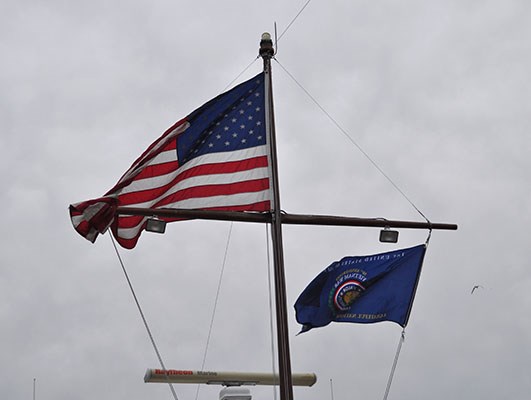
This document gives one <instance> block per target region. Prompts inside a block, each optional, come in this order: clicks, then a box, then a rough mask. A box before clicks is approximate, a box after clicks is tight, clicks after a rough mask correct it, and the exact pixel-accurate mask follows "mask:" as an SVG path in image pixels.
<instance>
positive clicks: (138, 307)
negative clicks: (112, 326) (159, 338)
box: [109, 231, 178, 400]
mask: <svg viewBox="0 0 531 400" xmlns="http://www.w3.org/2000/svg"><path fill="white" fill-rule="evenodd" d="M109 236H110V238H111V242H112V245H113V247H114V251H115V252H116V256H117V257H118V261H119V262H120V265H121V267H122V272H123V273H124V276H125V279H126V281H127V284H128V286H129V289H130V291H131V294H132V295H133V299H134V301H135V304H136V308H137V309H138V312H139V313H140V317H141V318H142V322H143V323H144V327H145V328H146V331H147V334H148V336H149V340H150V341H151V344H152V346H153V349H154V350H155V354H156V355H157V358H158V360H159V364H160V367H161V368H162V370H163V371H165V372H166V371H167V369H166V366H165V365H164V361H163V360H162V356H161V355H160V352H159V349H158V347H157V344H156V343H155V339H154V337H153V334H152V333H151V329H150V328H149V324H148V322H147V320H146V317H145V315H144V312H143V311H142V307H141V306H140V302H139V301H138V297H137V295H136V293H135V290H134V288H133V284H132V283H131V279H129V274H128V273H127V270H126V269H125V264H124V262H123V260H122V257H121V256H120V252H119V251H118V247H117V246H116V242H115V241H114V238H113V237H112V234H111V233H110V231H109ZM165 376H166V379H167V380H168V385H169V387H170V391H171V393H172V396H173V399H174V400H178V398H177V393H175V389H174V388H173V384H172V383H171V382H170V381H169V377H168V375H167V374H165Z"/></svg>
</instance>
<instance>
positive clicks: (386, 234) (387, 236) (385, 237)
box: [380, 226, 398, 243]
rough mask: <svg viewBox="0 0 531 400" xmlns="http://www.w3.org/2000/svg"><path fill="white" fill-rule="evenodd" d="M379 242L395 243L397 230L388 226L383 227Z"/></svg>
mask: <svg viewBox="0 0 531 400" xmlns="http://www.w3.org/2000/svg"><path fill="white" fill-rule="evenodd" d="M380 242H382V243H397V242H398V231H392V230H390V229H389V227H388V226H387V227H385V228H384V229H382V230H381V231H380Z"/></svg>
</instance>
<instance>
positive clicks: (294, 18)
mask: <svg viewBox="0 0 531 400" xmlns="http://www.w3.org/2000/svg"><path fill="white" fill-rule="evenodd" d="M310 1H312V0H308V1H307V2H306V4H304V5H303V6H302V8H301V9H300V11H299V12H298V13H297V15H295V17H293V19H292V20H291V22H290V23H289V24H288V26H287V27H286V29H284V31H282V33H281V34H280V36H279V37H278V39H277V40H276V42H278V41H279V40H280V39H281V38H282V36H284V34H285V33H286V32H287V31H288V29H289V28H291V25H293V23H294V22H295V20H296V19H297V18H299V15H301V14H302V12H303V11H304V9H305V8H306V7H307V6H308V4H310ZM275 47H276V46H275Z"/></svg>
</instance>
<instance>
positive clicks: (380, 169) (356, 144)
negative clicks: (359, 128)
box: [274, 58, 431, 224]
mask: <svg viewBox="0 0 531 400" xmlns="http://www.w3.org/2000/svg"><path fill="white" fill-rule="evenodd" d="M274 60H275V61H276V62H277V63H278V65H279V66H280V68H282V69H283V70H284V72H285V73H286V74H287V75H288V76H289V77H290V78H291V79H292V80H293V82H295V84H296V85H297V86H299V88H300V89H301V90H302V91H303V92H304V93H305V94H306V95H307V96H308V97H309V98H310V100H312V101H313V103H314V104H315V105H316V106H317V107H318V108H319V109H320V110H321V111H322V112H323V113H324V114H325V115H326V116H327V117H328V119H329V120H330V121H331V122H332V123H333V124H334V125H335V126H336V128H338V129H339V130H340V131H341V133H343V135H345V137H346V138H347V139H348V140H349V141H350V142H351V143H352V144H353V145H354V146H356V147H357V148H358V150H359V151H360V152H361V154H363V155H364V156H365V158H367V160H369V162H370V163H371V164H372V165H373V166H374V167H375V168H376V169H377V170H378V172H380V174H382V175H383V177H384V178H385V179H387V181H388V182H389V183H390V184H391V185H392V186H393V187H394V188H395V189H396V190H397V191H398V193H400V194H401V195H402V197H404V199H406V200H407V201H408V202H409V204H410V205H411V206H412V207H413V208H414V209H415V210H416V211H417V212H418V213H419V214H420V215H421V216H422V218H424V219H425V220H426V222H427V223H428V224H431V221H430V220H429V219H428V218H427V217H426V216H425V215H424V213H423V212H422V211H420V209H419V208H418V207H417V206H416V205H415V204H414V203H413V201H412V200H411V199H410V198H409V197H408V196H407V195H406V194H405V193H404V192H403V191H402V189H400V188H399V187H398V185H397V184H396V183H395V182H394V181H393V180H392V179H391V178H390V177H389V175H387V174H386V173H385V172H384V170H383V169H382V168H381V167H380V166H379V165H378V164H377V163H376V161H374V160H373V159H372V158H371V156H369V154H368V153H367V152H366V151H365V150H363V148H362V147H361V146H360V145H359V144H358V143H357V142H356V141H355V140H354V139H352V137H351V136H350V135H349V134H348V132H347V131H346V130H345V129H343V127H342V126H341V125H339V123H338V122H337V121H336V120H335V119H334V117H332V115H330V113H328V111H326V110H325V108H324V107H323V106H322V105H321V104H320V103H319V102H318V101H317V100H316V99H315V97H313V96H312V95H311V94H310V92H308V90H306V88H305V87H304V86H302V84H301V83H300V82H299V81H298V80H297V79H295V77H294V76H293V75H292V74H291V73H290V72H289V71H288V70H287V69H286V68H285V67H284V66H283V65H282V64H281V63H280V62H279V61H278V60H277V59H276V58H274Z"/></svg>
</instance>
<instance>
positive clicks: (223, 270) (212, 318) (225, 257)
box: [195, 221, 234, 400]
mask: <svg viewBox="0 0 531 400" xmlns="http://www.w3.org/2000/svg"><path fill="white" fill-rule="evenodd" d="M233 226H234V221H231V223H230V228H229V233H228V235H227V244H226V245H225V254H224V256H223V263H222V264H221V271H220V273H219V281H218V288H217V290H216V298H215V300H214V308H213V309H212V317H211V318H210V327H209V328H208V336H207V341H206V345H205V353H204V354H203V362H202V363H201V371H204V368H205V362H206V358H207V353H208V346H209V344H210V337H211V336H212V327H213V326H214V317H215V316H216V310H217V307H218V301H219V293H220V291H221V282H222V281H223V274H224V272H225V265H226V264H227V254H228V253H229V244H230V239H231V237H232V227H233ZM200 387H201V385H200V384H198V385H197V391H196V392H195V400H197V398H198V396H199V388H200Z"/></svg>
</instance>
